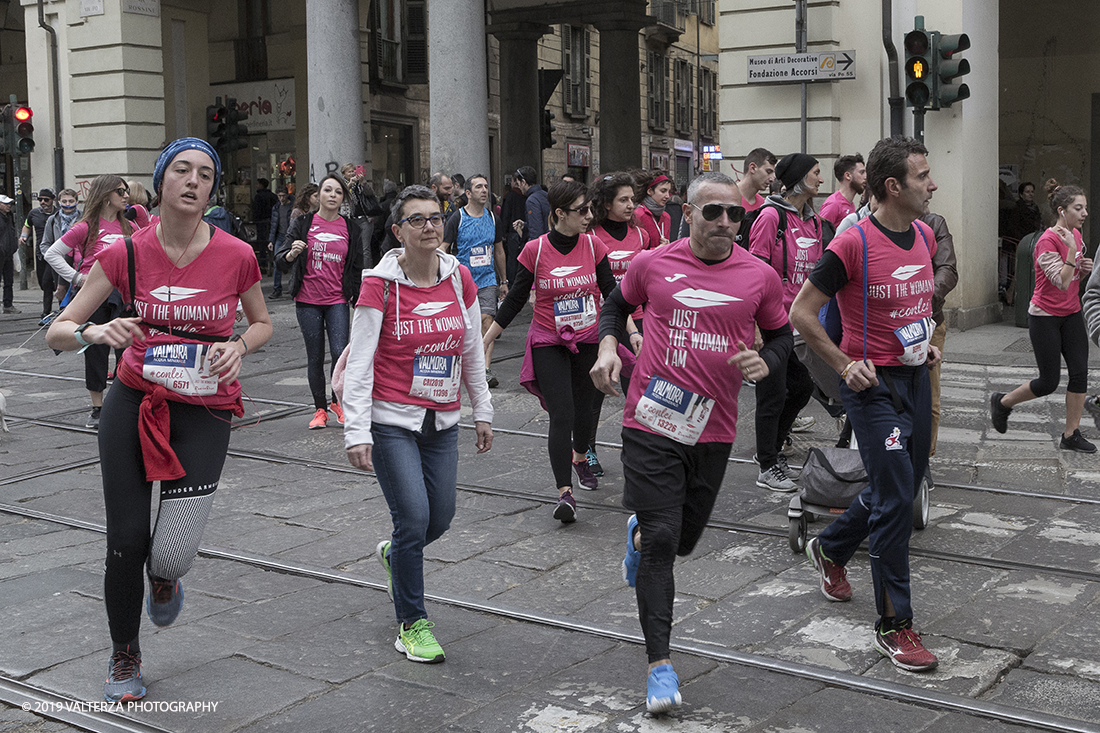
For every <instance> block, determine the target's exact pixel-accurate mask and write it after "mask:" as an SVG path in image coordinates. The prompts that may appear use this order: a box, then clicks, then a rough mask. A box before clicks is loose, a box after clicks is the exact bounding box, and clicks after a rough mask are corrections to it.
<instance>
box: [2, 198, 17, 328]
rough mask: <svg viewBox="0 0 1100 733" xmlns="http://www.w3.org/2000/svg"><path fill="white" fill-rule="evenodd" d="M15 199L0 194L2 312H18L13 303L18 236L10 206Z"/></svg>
mask: <svg viewBox="0 0 1100 733" xmlns="http://www.w3.org/2000/svg"><path fill="white" fill-rule="evenodd" d="M14 204H15V199H13V198H10V197H8V196H3V195H0V277H3V279H4V313H18V312H19V309H18V308H16V307H15V305H14V299H15V290H14V288H13V286H14V283H15V260H13V259H12V258H13V257H14V256H15V253H16V252H18V251H19V237H18V236H17V235H16V233H15V218H14V216H13V215H12V211H11V209H12V206H13V205H14Z"/></svg>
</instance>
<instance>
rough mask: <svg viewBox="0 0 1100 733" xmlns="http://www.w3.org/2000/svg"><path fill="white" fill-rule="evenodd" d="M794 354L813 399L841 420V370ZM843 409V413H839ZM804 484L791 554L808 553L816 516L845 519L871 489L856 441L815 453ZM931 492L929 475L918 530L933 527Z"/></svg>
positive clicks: (916, 503) (918, 504) (800, 348)
mask: <svg viewBox="0 0 1100 733" xmlns="http://www.w3.org/2000/svg"><path fill="white" fill-rule="evenodd" d="M795 353H796V354H797V356H798V358H799V360H800V361H801V362H802V363H803V364H804V365H805V366H806V369H807V370H808V371H809V372H810V378H811V379H812V380H813V382H814V396H815V397H816V398H817V399H818V401H819V402H821V404H822V405H823V406H824V407H825V409H826V410H828V411H829V414H830V415H833V416H834V417H839V415H842V414H843V413H844V407H843V405H842V404H841V401H840V381H839V380H838V378H837V374H836V371H835V370H834V369H833V368H832V367H831V366H829V365H828V364H827V363H826V362H825V361H824V360H823V359H822V358H821V357H819V356H818V355H817V353H816V352H815V351H814V350H813V349H811V348H809V347H808V346H806V345H805V343H802V344H798V345H796V346H795ZM819 395H820V396H819ZM838 408H839V411H838V412H834V410H836V409H838ZM845 431H846V432H848V433H850V431H851V428H850V427H849V426H845ZM842 441H843V438H842ZM800 483H801V489H800V491H799V493H798V494H796V495H795V496H794V497H793V498H792V499H791V503H790V506H789V507H788V508H787V518H788V520H789V522H790V528H789V531H788V535H787V538H788V540H789V542H790V546H791V552H795V553H799V554H801V553H803V552H805V551H806V542H807V532H808V525H809V523H810V522H812V521H814V519H816V517H815V515H818V514H820V515H821V516H826V515H829V514H832V515H839V514H843V513H844V512H845V511H846V510H847V509H848V505H850V504H851V503H852V501H854V500H855V498H856V497H857V496H859V493H860V492H861V491H863V489H864V488H866V487H867V470H866V469H865V468H864V467H863V461H862V459H860V457H859V451H858V450H856V441H855V436H851V447H850V448H842V447H836V448H811V449H810V453H809V455H808V456H807V458H806V465H805V466H803V469H802V477H801V480H800ZM931 489H932V477H931V476H930V475H929V474H928V473H927V472H925V474H924V478H923V479H922V480H921V483H920V486H919V487H918V489H917V495H916V497H914V499H913V528H914V529H924V528H925V527H926V526H928V509H929V499H928V494H929V491H931Z"/></svg>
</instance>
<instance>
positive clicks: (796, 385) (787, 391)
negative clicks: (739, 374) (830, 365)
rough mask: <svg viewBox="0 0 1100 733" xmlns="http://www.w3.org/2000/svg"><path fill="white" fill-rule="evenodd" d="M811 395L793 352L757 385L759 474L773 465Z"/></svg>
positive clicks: (806, 372) (805, 374)
mask: <svg viewBox="0 0 1100 733" xmlns="http://www.w3.org/2000/svg"><path fill="white" fill-rule="evenodd" d="M813 393H814V383H813V380H812V379H811V378H810V372H809V370H808V369H806V367H805V366H804V365H803V364H802V362H801V361H799V360H798V357H797V356H795V355H794V352H793V351H792V352H791V355H790V356H789V357H788V358H787V363H786V364H785V365H783V366H781V367H779V368H778V369H776V370H775V371H773V372H771V373H769V374H768V376H766V377H764V378H763V379H761V380H760V381H758V382H757V383H756V458H757V462H759V464H760V470H761V471H766V470H768V469H769V468H771V467H772V466H774V465H775V464H776V462H777V460H778V458H779V453H780V451H781V450H782V448H783V443H784V442H785V441H786V440H787V434H788V433H790V432H791V426H792V425H794V421H795V418H796V417H798V413H799V412H801V411H802V408H804V407H805V406H806V405H807V404H808V403H809V401H810V397H811V396H813Z"/></svg>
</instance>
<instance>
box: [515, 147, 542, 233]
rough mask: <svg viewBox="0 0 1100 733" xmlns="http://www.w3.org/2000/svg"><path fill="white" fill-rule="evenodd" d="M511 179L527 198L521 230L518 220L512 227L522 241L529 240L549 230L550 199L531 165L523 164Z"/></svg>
mask: <svg viewBox="0 0 1100 733" xmlns="http://www.w3.org/2000/svg"><path fill="white" fill-rule="evenodd" d="M512 180H513V181H515V182H516V184H517V186H518V189H517V190H518V191H519V192H520V193H521V194H523V195H524V196H525V197H526V198H527V217H526V221H525V223H524V226H523V227H522V231H521V228H520V227H519V226H517V225H518V222H516V223H515V224H513V227H514V228H515V230H516V232H517V233H519V234H520V238H521V239H522V240H523V241H524V242H530V241H531V240H532V239H538V238H539V237H541V236H542V235H543V234H546V233H547V232H548V231H550V199H548V198H547V197H546V191H545V190H544V189H543V187H542V186H540V185H539V184H538V181H537V180H536V177H535V169H534V168H532V167H531V166H529V165H525V166H523V167H522V168H520V169H519V170H517V171H516V173H515V175H514V176H512Z"/></svg>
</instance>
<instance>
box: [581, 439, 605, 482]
mask: <svg viewBox="0 0 1100 733" xmlns="http://www.w3.org/2000/svg"><path fill="white" fill-rule="evenodd" d="M584 457H585V458H586V459H587V460H588V467H589V468H590V469H592V475H593V476H596V477H599V476H603V466H601V465H600V459H599V457H598V456H597V455H596V448H595V447H594V446H591V445H590V446H588V452H587V453H585V454H584Z"/></svg>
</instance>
